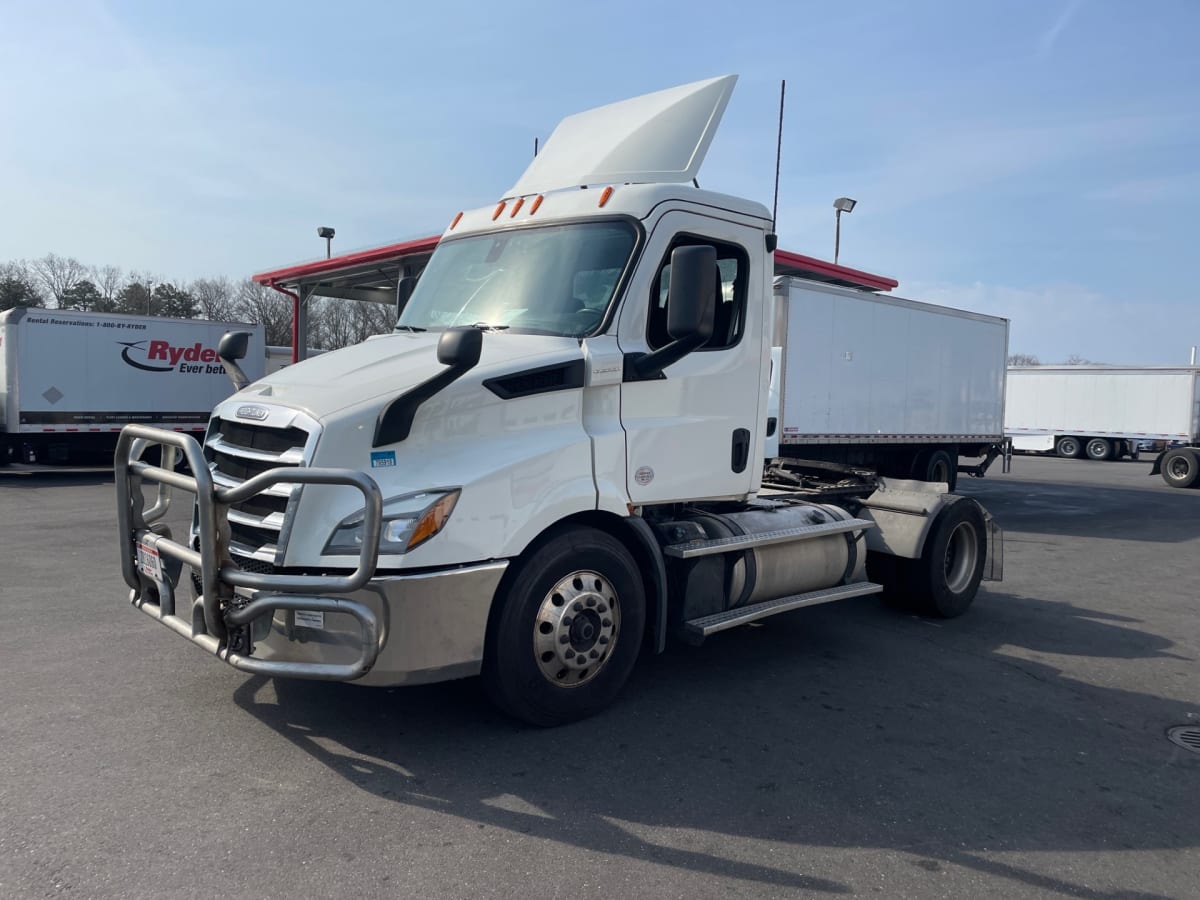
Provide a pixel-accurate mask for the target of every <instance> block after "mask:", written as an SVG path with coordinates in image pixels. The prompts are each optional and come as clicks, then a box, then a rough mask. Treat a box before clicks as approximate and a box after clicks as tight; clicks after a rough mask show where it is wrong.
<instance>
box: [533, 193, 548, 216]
mask: <svg viewBox="0 0 1200 900" xmlns="http://www.w3.org/2000/svg"><path fill="white" fill-rule="evenodd" d="M544 199H545V198H544V197H543V196H542V195H541V194H538V195H537V196H536V197H534V198H533V206H531V207H529V214H530V215H531V216H532V215H533V214H534V213H535V212H537V211H538V207H539V206H541V205H542V201H543V200H544Z"/></svg>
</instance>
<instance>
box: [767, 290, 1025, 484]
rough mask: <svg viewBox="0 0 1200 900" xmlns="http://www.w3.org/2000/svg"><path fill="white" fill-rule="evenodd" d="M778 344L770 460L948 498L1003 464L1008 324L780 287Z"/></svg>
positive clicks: (867, 295) (891, 301)
mask: <svg viewBox="0 0 1200 900" xmlns="http://www.w3.org/2000/svg"><path fill="white" fill-rule="evenodd" d="M773 344H774V350H773V354H772V358H773V361H774V363H775V369H774V371H773V372H772V394H773V396H772V409H773V410H774V409H778V410H779V419H778V422H777V423H776V424H777V428H776V429H772V427H771V425H772V423H770V422H768V432H770V433H771V437H772V438H774V440H773V441H771V440H770V439H769V441H770V442H769V443H768V446H767V455H768V457H786V458H790V459H805V460H820V461H825V462H829V463H837V464H841V465H851V466H860V467H864V468H869V469H872V470H873V471H876V472H879V473H880V474H882V475H890V476H894V477H902V478H913V479H916V480H918V481H934V482H944V483H946V484H947V485H948V486H949V489H950V490H954V487H955V484H956V483H957V479H958V473H959V472H960V471H962V472H967V473H970V474H973V475H982V474H983V473H984V471H985V470H986V469H987V467H988V466H989V465H990V464H991V463H992V462H993V461H994V460H995V458H996V457H997V456H999V455H1001V454H1003V453H1004V450H1005V440H1004V376H1005V363H1006V360H1007V356H1008V320H1007V319H1000V318H996V317H994V316H985V315H980V314H979V313H973V312H967V311H965V310H961V309H951V308H949V307H945V306H934V305H931V304H928V303H918V302H915V301H912V300H905V299H903V298H901V297H893V296H883V295H881V294H876V293H873V292H869V291H862V290H853V289H848V288H843V287H836V286H834V285H829V284H819V283H816V282H812V281H805V280H803V279H799V278H776V279H775V324H774V340H773ZM960 456H963V457H970V458H975V459H978V458H980V457H982V462H979V463H977V464H975V465H964V466H960V465H959V457H960Z"/></svg>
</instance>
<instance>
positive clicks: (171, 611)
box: [114, 425, 383, 681]
mask: <svg viewBox="0 0 1200 900" xmlns="http://www.w3.org/2000/svg"><path fill="white" fill-rule="evenodd" d="M152 444H157V445H160V446H161V447H162V454H163V456H162V465H161V466H154V465H151V464H150V463H147V462H145V461H144V460H142V459H141V456H142V454H143V453H145V451H146V449H147V448H148V447H149V446H151V445H152ZM177 452H182V454H183V457H184V459H185V460H186V461H187V464H188V467H189V468H190V469H191V472H192V474H191V475H183V474H181V473H179V472H176V471H175V470H174V466H175V462H176V459H177ZM114 470H115V476H116V477H115V479H114V480H115V482H116V488H117V504H118V508H117V522H118V527H119V531H120V548H121V573H122V575H123V577H124V579H125V583H126V584H127V585H129V587H130V590H131V594H130V602H132V603H133V605H134V606H136V607H137V608H138V609H140V610H141V611H142V612H144V613H146V614H147V615H149V616H150V617H151V618H154V619H156V620H157V621H159V622H161V623H162V624H163V625H166V626H167V627H168V628H170V629H171V630H172V631H175V632H176V633H178V634H180V635H182V636H184V637H186V638H188V639H189V640H190V641H192V643H194V644H196V645H198V646H200V647H203V648H204V649H206V650H208V651H209V652H210V653H213V654H215V655H216V656H218V657H219V658H221V659H223V660H224V661H225V662H227V663H229V664H230V665H232V666H234V667H235V668H237V669H241V670H243V671H246V672H252V673H254V674H258V675H272V676H284V677H290V678H308V679H316V680H323V681H350V680H353V679H355V678H360V677H361V676H363V675H365V674H366V673H367V672H368V671H369V670H370V669H371V667H372V666H373V665H374V664H375V660H376V658H377V656H378V654H379V650H380V644H381V640H382V638H381V635H382V633H381V629H380V626H379V622H378V619H377V617H376V616H375V613H374V612H373V611H372V610H371V609H370V608H369V607H368V606H366V605H365V604H363V603H360V602H357V601H354V600H350V599H346V598H337V597H326V596H319V595H321V594H346V593H351V592H353V591H357V590H359V589H360V588H362V587H364V586H365V585H366V584H367V582H368V581H370V580H371V577H372V575H373V574H374V572H375V567H376V563H377V562H378V559H379V532H380V527H381V524H380V523H381V516H382V511H383V497H382V495H381V494H380V492H379V487H378V485H376V484H375V481H374V480H373V479H372V478H371V477H370V476H368V475H365V474H363V473H362V472H356V471H354V470H352V469H320V468H304V467H299V468H297V467H294V466H286V467H280V468H275V469H269V470H268V471H266V472H263V473H261V474H259V475H255V476H254V477H253V478H250V479H248V480H246V481H244V482H243V483H241V484H239V485H237V486H236V487H222V486H219V485H217V484H216V483H215V482H214V481H213V477H212V473H211V472H210V471H209V468H208V462H207V460H206V459H205V456H204V451H203V450H202V449H201V447H200V444H199V443H198V442H197V441H196V439H195V438H193V437H191V436H190V435H186V434H182V433H179V432H175V431H165V430H163V429H160V428H151V427H149V426H146V425H127V426H125V428H123V429H122V430H121V436H120V438H119V440H118V442H117V451H116V455H115V458H114ZM144 482H149V483H152V484H157V485H158V489H157V494H156V498H155V502H154V505H153V506H151V507H150V508H149V509H146V508H145V497H144V495H143V493H142V484H143V483H144ZM276 484H345V485H349V486H351V487H354V488H357V489H358V491H359V492H360V493H362V495H363V499H364V501H365V515H364V533H363V544H362V549H361V551H360V553H359V558H358V565H357V567H356V568H355V569H354V571H353V572H351V573H350V574H349V575H265V574H258V573H254V572H245V571H243V570H242V569H240V568H238V567H237V566H236V565H235V564H234V562H233V558H232V556H231V555H230V552H229V520H228V511H229V505H230V504H232V503H239V502H241V501H244V500H246V499H248V498H249V497H252V496H254V495H255V494H258V493H261V492H262V491H264V490H266V489H267V488H270V487H271V486H273V485H276ZM171 488H179V489H181V490H185V491H188V492H190V493H192V494H194V495H195V496H196V514H197V524H198V529H197V530H198V533H199V540H200V550H199V552H197V551H195V550H193V549H192V548H190V547H188V546H185V545H184V544H180V543H178V542H177V541H175V540H173V539H172V537H171V532H170V529H169V528H168V527H167V526H166V524H165V523H164V522H163V521H162V519H163V517H164V516H165V515H166V513H167V510H168V509H169V508H170V504H171ZM139 544H142V545H145V546H147V547H149V548H151V549H152V550H154V551H155V552H157V553H158V555H159V559H160V560H161V566H160V568H161V569H162V574H163V578H162V580H158V579H157V578H152V577H151V576H149V575H147V574H145V573H144V572H143V571H141V570H140V569H139V568H138V565H137V563H136V561H135V560H136V558H137V548H138V545H139ZM184 564H187V565H189V566H191V567H192V568H193V569H194V570H195V571H196V572H198V573H199V574H200V583H201V588H202V590H201V594H200V598H199V600H197V601H196V602H195V603H194V604H193V605H192V609H191V615H190V616H183V615H180V614H178V613H177V612H176V596H175V589H176V586H177V585H178V584H179V581H180V574H181V572H182V567H183V565H184ZM235 587H241V588H249V589H257V590H264V591H273V592H278V593H273V594H270V595H268V596H264V597H256V598H255V599H253V600H249V601H247V602H245V603H244V604H243V603H242V602H241V600H242V598H240V597H237V596H235V594H234V590H233V589H234V588H235ZM275 610H313V611H319V612H336V613H346V614H348V615H351V616H353V617H354V619H355V620H356V621H357V622H358V625H359V628H360V630H361V635H362V644H361V647H362V650H361V655H360V657H359V658H358V659H357V660H355V661H354V662H352V663H349V664H344V665H342V664H338V665H333V664H324V663H302V662H289V661H284V660H264V659H256V658H254V657H253V656H251V655H249V653H243V652H241V650H240V649H239V647H240V645H237V646H235V644H236V643H237V642H231V640H230V633H229V629H230V627H234V628H242V627H246V626H248V625H249V623H250V622H251V621H252V620H254V619H256V618H258V617H260V616H263V615H272V614H273V613H274V611H275Z"/></svg>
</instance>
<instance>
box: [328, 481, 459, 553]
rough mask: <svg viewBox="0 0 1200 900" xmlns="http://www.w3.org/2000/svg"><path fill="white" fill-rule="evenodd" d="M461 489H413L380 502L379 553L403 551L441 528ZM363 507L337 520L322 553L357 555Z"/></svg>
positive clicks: (421, 541)
mask: <svg viewBox="0 0 1200 900" xmlns="http://www.w3.org/2000/svg"><path fill="white" fill-rule="evenodd" d="M459 493H461V491H460V490H459V489H458V488H455V489H454V490H448V491H447V490H439V491H417V492H415V493H412V494H404V495H403V496H400V497H393V498H392V499H390V500H385V501H384V502H383V520H382V523H381V527H380V529H379V552H380V553H407V552H408V551H409V550H412V549H413V548H414V547H418V546H420V545H421V544H423V543H425V542H426V541H427V540H429V539H430V538H431V537H433V536H434V535H435V534H437V533H438V532H439V531H441V530H442V528H443V527H444V526H445V524H446V522H448V521H449V519H450V513H452V512H454V504H456V503H457V502H458V495H459ZM362 539H363V511H362V510H359V511H358V512H356V513H355V514H354V515H352V516H349V517H348V518H345V519H343V520H342V521H341V523H340V524H339V525H338V527H337V528H335V529H334V530H333V535H332V536H331V537H330V538H329V540H328V541H327V542H326V544H325V550H324V551H323V552H324V554H325V555H326V556H358V554H359V552H360V551H361V550H362Z"/></svg>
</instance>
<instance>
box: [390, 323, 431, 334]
mask: <svg viewBox="0 0 1200 900" xmlns="http://www.w3.org/2000/svg"><path fill="white" fill-rule="evenodd" d="M395 330H396V331H411V332H412V333H413V334H416V333H417V332H418V331H428V330H429V329H428V328H421V327H420V326H419V325H397V326H396V328H395Z"/></svg>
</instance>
